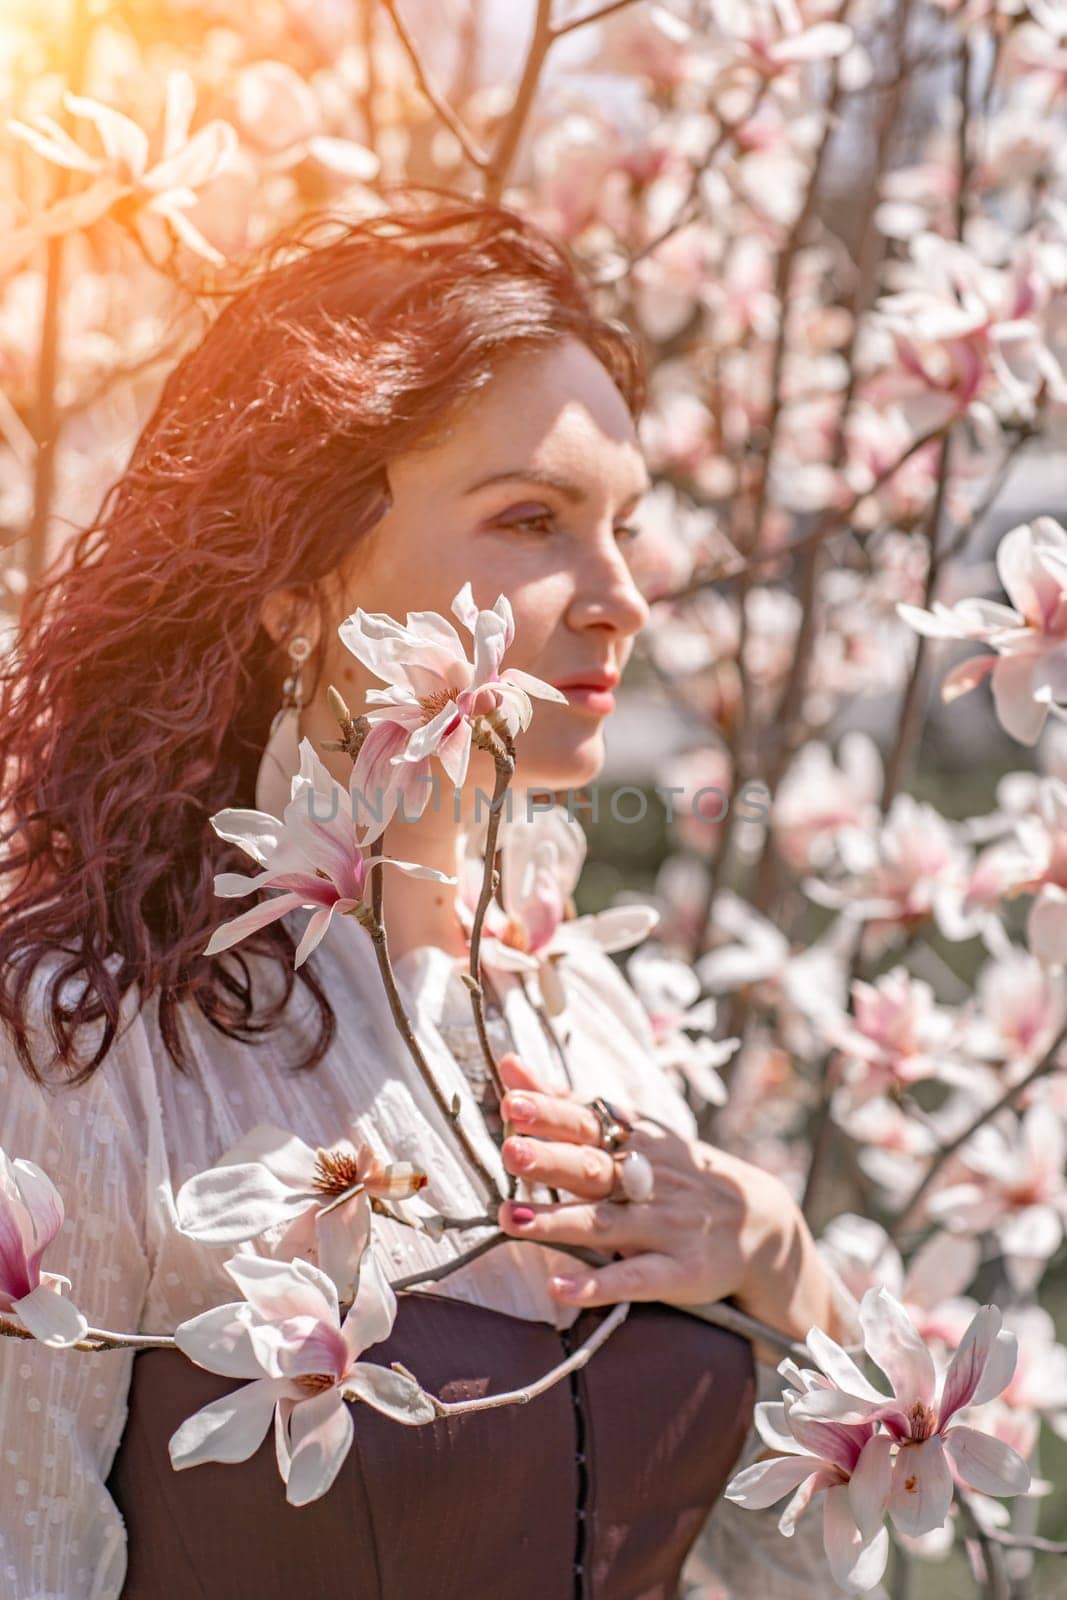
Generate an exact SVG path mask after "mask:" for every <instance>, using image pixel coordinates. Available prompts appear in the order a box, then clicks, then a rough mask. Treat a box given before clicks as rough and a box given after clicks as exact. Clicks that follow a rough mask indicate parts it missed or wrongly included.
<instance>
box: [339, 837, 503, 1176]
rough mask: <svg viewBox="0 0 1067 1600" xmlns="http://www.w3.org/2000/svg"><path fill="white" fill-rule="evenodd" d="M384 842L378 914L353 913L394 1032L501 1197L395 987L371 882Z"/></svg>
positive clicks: (375, 851) (379, 842) (375, 852)
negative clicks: (369, 950) (366, 940)
mask: <svg viewBox="0 0 1067 1600" xmlns="http://www.w3.org/2000/svg"><path fill="white" fill-rule="evenodd" d="M383 844H384V836H379V838H377V839H376V840H374V842H373V844H372V845H371V846H370V850H371V855H370V864H369V867H368V871H369V872H370V874H371V881H372V895H373V899H374V901H375V902H376V904H377V908H378V909H377V913H376V912H375V909H374V907H373V905H372V906H368V905H366V903H365V902H364V903H362V904H361V907H360V909H359V910H358V911H356V912H355V913H353V914H354V915H355V916H356V918H357V920H358V921H359V922H360V924H361V925H362V926H363V927H364V928H365V929H366V930H367V932H368V933H369V935H370V939H371V944H372V945H373V946H374V955H375V959H376V960H377V962H378V971H379V972H380V973H381V976H382V982H383V984H384V985H385V992H386V996H387V998H388V1000H389V1009H390V1010H391V1011H392V1013H393V1021H394V1022H395V1023H396V1026H397V1032H398V1033H399V1034H400V1037H401V1038H402V1039H403V1041H404V1043H405V1044H406V1045H407V1049H408V1054H409V1055H410V1056H411V1059H412V1061H414V1063H415V1065H416V1067H417V1068H418V1070H419V1075H420V1076H421V1078H422V1081H423V1083H425V1085H426V1087H427V1088H428V1089H429V1091H430V1093H431V1094H432V1096H433V1098H434V1100H435V1101H436V1103H437V1105H438V1107H439V1109H440V1111H441V1115H442V1116H443V1117H444V1118H445V1120H446V1121H447V1123H448V1125H449V1127H450V1128H451V1129H452V1130H453V1132H454V1133H455V1135H456V1138H457V1139H458V1140H459V1142H460V1144H461V1145H462V1147H463V1149H464V1151H465V1153H466V1155H467V1159H468V1160H469V1161H470V1163H471V1165H472V1166H473V1167H474V1169H475V1170H476V1172H477V1173H478V1174H479V1176H480V1177H481V1179H482V1181H483V1182H484V1183H485V1185H486V1188H487V1189H488V1191H489V1194H490V1196H491V1197H493V1198H494V1199H497V1200H501V1199H503V1198H504V1195H503V1194H502V1193H501V1190H500V1186H499V1184H498V1183H497V1181H496V1179H495V1178H494V1177H493V1174H492V1173H491V1172H490V1170H489V1168H488V1167H487V1166H486V1164H485V1162H484V1161H483V1160H482V1158H481V1156H480V1155H479V1153H478V1151H477V1150H476V1149H475V1147H474V1144H473V1143H472V1141H471V1139H470V1136H469V1135H468V1133H467V1130H466V1128H465V1127H464V1126H463V1124H462V1122H461V1121H460V1120H459V1117H460V1100H459V1096H458V1095H456V1096H455V1097H454V1098H453V1100H452V1101H451V1103H450V1102H449V1101H448V1100H446V1099H445V1093H444V1090H443V1089H442V1088H441V1085H440V1084H439V1083H438V1081H437V1079H436V1078H435V1077H434V1074H433V1071H432V1069H431V1067H430V1063H429V1062H428V1061H427V1059H426V1057H425V1055H424V1054H423V1051H422V1046H421V1045H420V1044H419V1041H418V1039H417V1038H416V1037H415V1030H414V1028H413V1027H412V1025H411V1019H410V1018H409V1017H408V1014H407V1012H406V1011H405V1010H404V1002H403V1000H402V999H401V997H400V991H399V989H398V988H397V983H396V974H395V973H394V972H393V963H392V961H391V960H390V959H389V948H388V944H387V942H386V935H385V924H384V922H383V921H382V917H381V885H380V883H375V882H374V880H375V879H380V878H381V875H382V856H381V850H382V846H383Z"/></svg>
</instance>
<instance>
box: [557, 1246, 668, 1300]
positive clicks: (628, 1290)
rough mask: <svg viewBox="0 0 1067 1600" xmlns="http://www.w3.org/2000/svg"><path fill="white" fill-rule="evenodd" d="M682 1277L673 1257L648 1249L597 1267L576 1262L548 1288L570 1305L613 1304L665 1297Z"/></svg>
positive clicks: (558, 1274) (663, 1298)
mask: <svg viewBox="0 0 1067 1600" xmlns="http://www.w3.org/2000/svg"><path fill="white" fill-rule="evenodd" d="M679 1277H680V1274H679V1269H678V1263H677V1261H675V1259H674V1257H673V1256H665V1255H662V1254H660V1252H659V1251H656V1250H649V1251H647V1252H646V1253H645V1254H643V1255H639V1256H627V1257H626V1259H625V1260H624V1261H612V1262H610V1263H609V1265H608V1266H606V1267H598V1268H596V1269H595V1270H592V1269H586V1268H583V1267H580V1266H579V1265H578V1263H577V1262H576V1263H575V1270H574V1271H573V1272H571V1271H569V1270H568V1271H567V1272H566V1273H557V1274H556V1275H555V1276H554V1277H552V1278H549V1280H548V1288H549V1292H550V1294H551V1295H552V1296H553V1298H554V1299H556V1300H562V1301H564V1302H565V1304H567V1305H570V1306H611V1305H615V1304H616V1303H617V1302H618V1301H619V1300H666V1299H667V1298H668V1296H669V1295H670V1294H671V1293H673V1292H674V1291H675V1290H676V1289H677V1288H678V1283H679Z"/></svg>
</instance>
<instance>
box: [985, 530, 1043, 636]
mask: <svg viewBox="0 0 1067 1600" xmlns="http://www.w3.org/2000/svg"><path fill="white" fill-rule="evenodd" d="M996 563H997V576H998V577H999V579H1000V582H1001V585H1002V586H1003V588H1004V592H1005V593H1006V594H1007V596H1008V599H1009V600H1010V601H1011V603H1012V605H1013V606H1014V607H1015V608H1016V610H1017V611H1021V612H1022V614H1023V616H1024V617H1025V618H1026V619H1027V621H1028V622H1039V621H1040V620H1041V616H1042V607H1041V601H1040V598H1039V595H1038V590H1037V583H1036V582H1035V577H1036V574H1035V562H1034V536H1033V533H1032V531H1031V529H1030V527H1029V525H1028V524H1027V523H1022V524H1021V525H1020V526H1019V527H1017V528H1012V529H1011V530H1010V532H1008V533H1006V534H1005V535H1004V537H1003V539H1001V541H1000V543H999V545H998V546H997V554H996Z"/></svg>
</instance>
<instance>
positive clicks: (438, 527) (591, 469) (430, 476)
mask: <svg viewBox="0 0 1067 1600" xmlns="http://www.w3.org/2000/svg"><path fill="white" fill-rule="evenodd" d="M550 479H551V480H552V481H551V482H549V480H550ZM389 483H390V487H391V490H392V494H393V505H392V507H391V509H390V510H389V512H388V514H387V515H386V516H385V517H384V519H383V520H382V521H381V522H380V523H379V525H378V526H377V527H376V528H375V529H374V530H373V531H372V533H371V534H370V535H369V536H368V538H367V539H366V540H365V541H363V542H362V543H361V545H360V547H359V548H358V549H357V550H356V551H354V553H353V556H352V558H351V560H350V561H349V562H348V563H346V564H345V566H344V567H343V568H342V569H341V570H340V571H339V572H338V573H337V575H336V576H337V579H338V588H337V590H336V591H335V593H334V595H333V598H332V601H331V605H332V608H333V609H334V611H335V613H336V615H335V618H334V621H333V625H332V626H331V628H330V629H329V630H328V632H327V637H326V638H325V639H322V640H320V641H319V648H320V650H322V651H324V656H325V658H324V660H323V676H322V679H321V680H320V681H321V682H322V683H323V684H324V685H325V684H329V683H333V684H335V685H336V686H337V688H338V689H339V690H340V691H341V693H342V695H343V696H344V698H345V699H346V701H347V702H348V704H349V706H350V707H351V709H352V710H353V712H356V711H358V710H359V709H360V708H361V707H362V702H363V695H364V694H365V692H366V690H367V689H370V688H373V687H376V686H378V680H377V679H375V678H373V677H372V676H371V675H370V673H369V672H368V671H367V669H366V668H365V667H363V665H362V664H361V663H360V662H359V661H357V660H356V658H355V657H354V656H353V655H352V654H351V653H350V652H349V651H348V650H347V649H346V648H345V646H344V645H343V644H342V643H341V641H340V639H339V638H338V637H337V632H336V624H337V623H338V622H340V621H342V620H343V619H344V618H345V617H346V616H348V615H350V614H351V613H352V612H353V611H354V610H355V609H356V607H357V606H362V608H363V610H364V611H369V612H374V611H384V612H388V613H389V614H390V615H391V616H393V617H395V618H397V619H398V620H400V621H403V619H404V616H405V614H406V613H407V612H408V611H424V610H431V611H437V612H440V613H441V615H442V616H445V617H448V619H449V620H450V621H451V622H453V624H454V625H455V627H456V629H457V631H458V632H459V634H460V637H461V638H463V639H464V641H465V642H467V643H468V645H469V643H470V641H469V635H467V633H466V630H465V629H464V628H463V627H462V625H461V624H460V623H459V622H458V620H457V619H456V618H455V617H454V616H453V614H452V611H451V602H452V599H453V597H454V596H455V594H456V593H457V592H458V590H459V589H461V588H462V586H463V584H464V583H466V582H467V581H468V579H469V580H470V583H471V589H472V592H473V595H474V600H475V603H476V604H477V605H478V606H479V607H481V608H488V607H491V606H492V605H493V602H494V601H495V600H496V598H497V596H498V595H500V594H505V595H506V596H507V597H508V599H509V601H510V602H511V606H512V611H513V613H514V618H515V638H514V642H513V643H512V645H511V647H510V649H509V650H508V652H507V654H506V656H505V658H504V666H505V667H507V666H513V667H521V668H523V669H524V670H525V671H526V672H531V673H533V674H534V675H535V676H536V677H539V678H543V679H545V680H546V681H547V682H549V683H553V684H557V685H559V684H561V683H562V682H563V681H564V680H568V679H576V680H580V679H582V678H583V677H585V676H587V675H597V674H605V673H606V674H609V675H612V676H618V675H619V674H621V673H622V670H623V668H624V667H625V665H626V662H627V660H628V659H629V656H630V652H631V650H632V648H633V642H634V636H635V635H636V633H637V631H638V629H639V628H641V627H642V626H643V625H644V623H645V622H646V621H647V619H648V606H647V604H646V602H645V600H644V599H643V597H642V596H641V594H640V592H639V591H638V589H637V588H636V586H635V584H634V581H633V578H632V577H631V574H630V568H629V561H628V549H629V546H630V545H631V544H632V542H633V534H632V532H631V531H630V528H629V524H630V519H631V518H632V515H633V512H634V510H635V509H636V507H637V503H638V501H639V500H640V499H641V497H642V495H643V494H644V493H645V492H646V490H647V488H648V485H649V480H648V474H647V471H646V468H645V463H644V459H643V457H642V454H641V450H640V447H639V445H638V441H637V436H636V433H635V430H634V426H633V422H632V420H631V417H630V414H629V411H628V410H627V407H626V404H625V402H624V400H623V398H622V396H621V394H620V393H619V391H618V389H617V388H616V387H615V384H614V382H613V381H612V379H611V376H610V374H609V373H608V371H607V369H606V368H605V367H604V366H602V365H601V363H600V362H599V361H598V360H597V358H596V357H595V356H594V355H593V353H592V352H591V351H590V350H589V349H588V348H587V346H585V345H584V344H582V343H580V342H579V341H578V340H575V339H570V338H568V339H566V340H561V341H560V342H559V343H557V344H555V345H554V346H551V347H550V348H547V349H545V350H543V351H529V352H527V351H523V352H520V353H517V354H515V355H514V356H512V357H511V358H509V359H508V360H507V361H506V362H505V363H502V364H501V366H500V368H499V369H498V370H497V372H496V373H495V374H494V376H493V378H492V380H491V381H490V382H489V383H488V384H487V385H486V387H485V388H484V389H483V390H482V391H481V392H480V393H479V394H478V395H477V396H476V397H475V398H474V399H473V400H472V401H470V402H468V404H467V405H466V406H465V407H464V408H462V410H461V411H460V412H458V413H457V418H456V420H455V422H454V424H453V426H452V427H451V428H450V429H449V431H448V433H447V436H446V437H445V439H444V442H437V443H435V444H434V445H433V447H432V448H429V449H426V450H420V451H418V452H417V453H413V454H411V455H408V456H405V457H402V458H400V459H398V460H396V461H394V462H393V463H392V464H391V465H390V467H389ZM470 653H471V652H470V650H469V649H468V654H470ZM564 692H566V690H564ZM322 698H323V700H324V698H325V697H324V696H323V697H322ZM608 709H609V710H610V705H609V706H608ZM604 716H605V712H604V709H603V706H600V707H597V706H595V705H593V704H587V703H583V701H582V700H581V699H580V698H577V697H576V698H575V700H574V701H573V703H570V704H567V705H557V704H554V703H552V702H550V701H547V700H535V701H534V716H533V720H532V722H531V724H530V727H529V729H528V730H527V731H526V732H525V733H523V734H521V735H520V736H519V739H518V741H517V770H516V775H515V782H516V786H517V787H518V786H521V787H522V788H531V789H532V788H542V787H543V788H546V789H566V788H569V787H571V786H574V787H580V786H581V785H582V784H584V783H586V782H588V781H589V780H591V779H592V778H594V777H595V776H596V774H597V773H598V771H599V770H600V767H601V765H602V763H603V759H604V749H603V739H602V732H603V725H604ZM309 731H311V732H312V734H313V733H314V730H311V729H309ZM330 736H336V729H332V730H331V732H330ZM479 754H480V753H479V752H477V751H472V762H471V780H472V781H474V782H477V783H478V784H480V785H481V786H483V787H484V788H486V789H487V791H488V792H491V789H492V768H491V764H490V762H489V759H488V757H486V756H484V754H482V758H481V760H480V761H479V760H478V759H477V758H478V756H479ZM341 766H342V767H345V766H347V762H345V761H344V759H343V758H342V762H341ZM336 776H337V777H338V778H339V780H340V781H342V782H345V781H347V775H346V773H345V772H343V771H341V770H340V769H338V770H337V771H336Z"/></svg>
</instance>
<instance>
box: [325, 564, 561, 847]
mask: <svg viewBox="0 0 1067 1600" xmlns="http://www.w3.org/2000/svg"><path fill="white" fill-rule="evenodd" d="M452 611H453V613H454V615H455V616H457V617H458V618H459V620H460V622H462V623H463V625H464V627H465V628H467V629H468V630H469V631H470V633H471V634H472V635H473V637H474V661H473V663H472V662H470V661H468V659H467V653H466V650H465V648H464V645H463V642H462V640H461V639H460V637H459V635H458V633H457V632H456V630H455V628H453V626H452V624H451V623H450V622H449V621H448V620H447V619H446V618H445V617H442V616H439V615H438V613H437V612H436V611H409V612H408V614H407V622H406V623H405V624H403V625H402V624H401V623H399V622H395V621H394V620H393V618H392V617H390V616H388V615H386V614H385V613H384V612H380V611H379V612H366V611H364V610H363V609H362V607H360V608H357V610H356V611H355V613H354V614H353V615H352V616H351V617H349V618H348V619H347V620H346V621H345V622H342V623H341V626H340V627H339V629H338V630H337V631H338V633H339V634H340V636H341V640H342V642H343V643H344V644H345V645H346V646H347V647H348V649H349V650H351V652H352V654H353V655H354V656H356V657H357V659H358V660H360V661H361V662H362V663H363V665H364V666H365V667H367V668H369V670H370V671H371V672H373V673H374V675H375V676H376V677H378V678H381V679H383V680H384V681H385V682H386V683H387V684H388V685H389V687H388V689H371V690H369V691H368V693H367V702H368V705H369V707H370V709H369V710H368V711H367V713H366V715H367V719H368V721H369V722H370V723H371V724H372V726H371V731H370V733H369V734H368V735H367V737H366V739H365V740H364V741H363V745H362V747H361V749H360V752H359V755H358V756H357V758H356V764H355V767H354V768H353V771H352V786H353V788H354V789H355V790H357V791H358V792H359V793H360V794H361V795H363V796H365V797H368V805H369V807H370V809H371V812H372V815H373V818H374V820H373V821H372V822H371V824H370V825H369V827H368V829H367V831H366V833H365V834H364V835H363V843H364V844H369V843H370V842H371V841H372V840H374V839H377V838H378V836H379V835H380V834H381V833H382V832H383V831H384V829H385V827H386V825H387V823H388V822H389V820H390V818H391V817H392V816H393V814H394V812H395V811H396V808H397V801H398V800H402V802H403V805H404V810H405V820H406V821H409V822H410V821H414V820H415V819H416V818H418V817H421V815H422V813H423V812H424V811H425V809H426V804H427V801H428V800H429V798H430V795H429V790H428V788H427V787H426V784H425V780H426V776H427V773H428V771H429V766H428V757H430V756H431V755H436V756H437V758H438V760H439V761H440V763H441V765H442V766H443V767H444V769H445V771H446V773H447V774H448V776H449V778H451V780H452V782H453V784H454V785H455V786H456V788H457V789H460V788H462V786H463V783H464V781H465V779H466V776H467V767H468V764H469V762H470V752H471V731H472V726H473V723H474V721H475V719H476V718H478V717H483V716H485V717H488V716H490V715H492V717H493V719H494V722H495V725H496V726H497V729H498V731H500V729H501V728H503V730H504V731H505V732H506V734H507V736H508V737H509V738H514V737H515V736H516V734H518V733H520V732H524V731H525V730H526V729H527V728H528V727H529V725H530V719H531V717H532V715H533V707H532V706H531V704H530V695H534V696H536V697H537V698H538V699H540V700H554V701H556V703H557V704H559V705H566V704H567V696H566V695H565V694H564V693H563V692H562V691H561V690H559V689H556V688H553V686H552V685H551V684H550V683H543V682H542V681H541V679H540V678H535V677H533V676H531V674H530V673H528V672H523V671H521V670H520V669H519V668H518V667H505V668H504V669H503V670H501V665H500V664H501V661H502V660H503V656H504V652H505V650H506V649H507V648H508V646H509V645H510V644H511V642H512V640H513V639H514V637H515V623H514V619H513V617H512V612H511V605H510V603H509V601H508V599H507V597H506V596H505V595H499V596H498V598H497V601H496V604H495V605H494V606H493V609H492V610H491V611H479V610H478V608H477V606H476V605H475V604H474V599H473V597H472V595H471V586H470V584H469V583H465V584H464V585H463V588H462V589H461V590H460V591H459V593H458V594H457V595H456V597H455V599H454V600H453V601H452ZM396 769H398V770H396ZM409 801H412V802H413V809H412V810H411V811H410V812H408V809H407V807H408V802H409Z"/></svg>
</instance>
